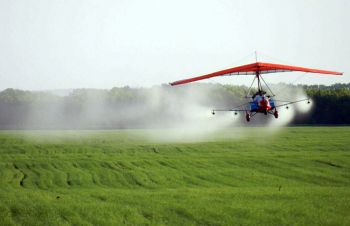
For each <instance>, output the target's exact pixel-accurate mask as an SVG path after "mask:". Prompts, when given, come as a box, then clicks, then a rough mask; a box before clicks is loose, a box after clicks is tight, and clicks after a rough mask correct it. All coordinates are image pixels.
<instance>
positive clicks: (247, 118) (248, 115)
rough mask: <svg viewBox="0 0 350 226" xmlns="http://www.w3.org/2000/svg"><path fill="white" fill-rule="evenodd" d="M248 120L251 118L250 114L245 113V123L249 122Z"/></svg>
mask: <svg viewBox="0 0 350 226" xmlns="http://www.w3.org/2000/svg"><path fill="white" fill-rule="evenodd" d="M250 118H251V116H250V114H249V113H248V112H247V113H246V114H245V119H246V120H247V122H249V121H250Z"/></svg>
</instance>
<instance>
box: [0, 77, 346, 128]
mask: <svg viewBox="0 0 350 226" xmlns="http://www.w3.org/2000/svg"><path fill="white" fill-rule="evenodd" d="M281 86H285V87H288V89H289V90H292V93H293V92H294V91H293V90H303V92H305V93H306V95H307V96H308V97H310V98H311V99H312V102H313V108H312V110H311V111H310V112H309V113H308V114H303V115H302V116H300V117H299V116H298V115H297V116H296V117H295V118H294V119H293V121H292V122H291V124H295V125H296V124H308V125H317V124H350V117H349V115H350V83H349V84H335V85H331V86H324V85H321V86H317V85H311V86H308V85H298V86H294V85H286V84H278V85H275V87H274V88H275V89H277V88H279V87H281ZM284 91H285V89H283V90H282V91H281V92H280V93H282V94H283V93H284ZM246 92H247V87H245V86H233V85H220V84H202V83H197V84H193V85H188V86H179V87H170V86H168V85H161V86H154V87H151V88H130V87H115V88H112V89H110V90H100V89H75V90H70V91H69V92H68V91H67V93H66V95H62V94H58V92H55V91H46V92H37V91H23V90H16V89H6V90H3V91H2V92H0V129H90V128H94V129H109V128H110V129H113V128H116V129H117V128H150V127H155V128H162V127H167V126H168V125H170V124H171V123H174V122H175V123H181V122H183V120H184V118H185V117H188V115H189V114H191V115H193V117H195V113H196V112H198V111H209V112H210V110H211V109H212V108H217V107H219V108H232V107H234V106H235V105H237V104H239V103H242V101H245V100H244V99H242V97H244V95H245V93H246ZM281 117H283V116H281ZM242 118H243V117H242ZM170 122H171V123H170Z"/></svg>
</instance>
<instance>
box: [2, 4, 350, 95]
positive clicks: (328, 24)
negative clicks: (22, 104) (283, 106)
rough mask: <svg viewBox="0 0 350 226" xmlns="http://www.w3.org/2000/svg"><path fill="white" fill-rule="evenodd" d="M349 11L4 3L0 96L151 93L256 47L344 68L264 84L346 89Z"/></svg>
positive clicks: (245, 79) (245, 57)
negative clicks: (124, 89) (119, 89)
mask: <svg viewBox="0 0 350 226" xmlns="http://www.w3.org/2000/svg"><path fill="white" fill-rule="evenodd" d="M349 12H350V1H348V0H250V1H247V0H176V1H174V0H173V1H170V0H147V1H144V0H50V1H47V0H0V90H3V89H6V88H17V89H25V90H48V89H71V88H103V89H110V88H112V87H115V86H131V87H150V86H153V85H159V84H164V83H169V82H172V81H175V80H180V79H184V78H188V77H194V76H198V75H202V74H206V73H210V72H213V71H216V70H222V69H226V68H230V67H234V66H238V65H240V64H245V63H252V62H255V56H254V52H255V51H256V52H257V55H258V60H259V61H267V62H273V63H284V64H291V65H298V66H305V67H312V68H320V69H326V70H335V71H340V72H344V75H343V76H329V75H316V74H306V75H305V74H301V73H279V74H269V75H265V79H266V81H267V82H269V83H278V82H287V83H289V82H291V83H292V82H296V83H303V84H325V85H328V84H333V83H348V82H350V44H349V41H350V29H349V28H350V26H349V21H350V14H349ZM251 80H252V77H250V76H238V77H224V78H213V79H210V80H208V81H207V82H214V83H215V82H219V83H223V84H235V85H241V84H245V85H248V84H249V83H250V81H251ZM295 80H297V81H295Z"/></svg>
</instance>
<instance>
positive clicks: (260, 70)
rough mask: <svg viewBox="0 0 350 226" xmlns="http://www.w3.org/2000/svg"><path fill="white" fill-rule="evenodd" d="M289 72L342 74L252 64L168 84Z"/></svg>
mask: <svg viewBox="0 0 350 226" xmlns="http://www.w3.org/2000/svg"><path fill="white" fill-rule="evenodd" d="M291 71H299V72H308V73H318V74H329V75H342V74H343V73H342V72H336V71H327V70H320V69H313V68H305V67H298V66H290V65H283V64H272V63H264V62H256V63H253V64H246V65H242V66H238V67H233V68H229V69H225V70H221V71H217V72H214V73H210V74H206V75H202V76H198V77H193V78H189V79H183V80H179V81H176V82H172V83H170V85H172V86H175V85H181V84H186V83H190V82H195V81H198V80H203V79H208V78H212V77H217V76H223V75H255V74H267V73H276V72H291Z"/></svg>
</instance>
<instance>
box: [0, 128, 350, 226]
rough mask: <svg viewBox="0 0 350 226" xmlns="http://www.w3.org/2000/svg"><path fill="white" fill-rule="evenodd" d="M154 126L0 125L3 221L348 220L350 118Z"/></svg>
mask: <svg viewBox="0 0 350 226" xmlns="http://www.w3.org/2000/svg"><path fill="white" fill-rule="evenodd" d="M242 130H243V132H244V136H240V138H239V139H233V138H230V135H232V134H233V135H234V134H235V133H242ZM149 133H157V135H160V134H162V131H145V130H134V131H2V132H0V145H1V146H0V225H45V226H47V225H350V127H290V128H284V129H283V130H281V131H279V132H278V133H274V134H270V133H268V134H266V133H265V129H264V128H241V129H230V130H226V131H224V132H221V133H220V134H217V137H225V138H224V139H218V140H215V139H210V141H207V142H203V141H202V142H192V143H191V142H183V143H181V142H170V141H169V142H156V141H154V140H153V141H150V140H147V139H146V138H145V137H147V136H148V134H149ZM249 134H250V135H249ZM221 135H222V136H221ZM248 135H249V136H248Z"/></svg>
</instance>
